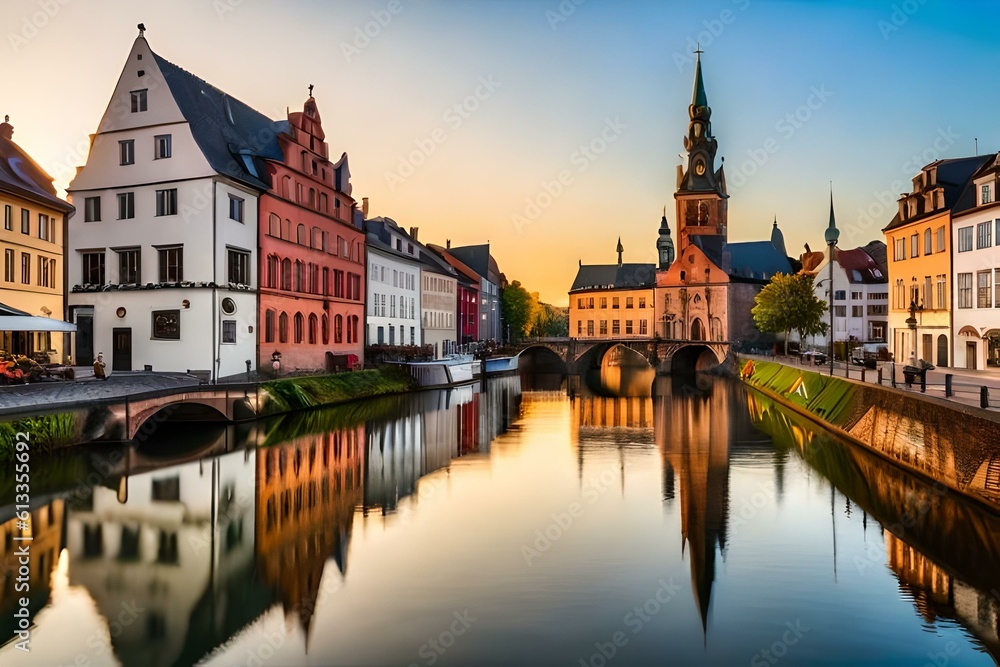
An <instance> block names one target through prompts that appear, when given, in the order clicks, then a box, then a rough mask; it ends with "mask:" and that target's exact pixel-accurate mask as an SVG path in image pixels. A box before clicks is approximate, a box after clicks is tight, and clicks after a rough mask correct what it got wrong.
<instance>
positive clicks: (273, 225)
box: [267, 213, 281, 239]
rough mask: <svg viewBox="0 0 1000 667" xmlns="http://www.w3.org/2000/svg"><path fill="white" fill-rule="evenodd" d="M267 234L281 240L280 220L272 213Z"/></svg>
mask: <svg viewBox="0 0 1000 667" xmlns="http://www.w3.org/2000/svg"><path fill="white" fill-rule="evenodd" d="M267 233H268V235H270V236H274V237H277V238H279V239H280V238H281V218H279V217H278V216H277V215H275V214H274V213H272V214H271V217H270V218H269V222H268V228H267Z"/></svg>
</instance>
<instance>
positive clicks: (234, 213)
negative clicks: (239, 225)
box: [229, 195, 243, 222]
mask: <svg viewBox="0 0 1000 667" xmlns="http://www.w3.org/2000/svg"><path fill="white" fill-rule="evenodd" d="M229 219H230V220H235V221H236V222H243V199H242V198H240V197H234V196H233V195H229Z"/></svg>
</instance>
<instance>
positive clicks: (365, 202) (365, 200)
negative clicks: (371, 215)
mask: <svg viewBox="0 0 1000 667" xmlns="http://www.w3.org/2000/svg"><path fill="white" fill-rule="evenodd" d="M361 215H363V216H365V220H367V219H368V197H362V198H361Z"/></svg>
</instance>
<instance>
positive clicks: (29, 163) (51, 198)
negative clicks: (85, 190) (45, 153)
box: [0, 120, 73, 213]
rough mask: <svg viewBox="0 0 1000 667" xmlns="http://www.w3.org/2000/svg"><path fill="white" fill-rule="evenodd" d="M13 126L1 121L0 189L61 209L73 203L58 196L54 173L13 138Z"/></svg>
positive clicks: (68, 207)
mask: <svg viewBox="0 0 1000 667" xmlns="http://www.w3.org/2000/svg"><path fill="white" fill-rule="evenodd" d="M13 132H14V128H13V127H11V125H10V124H9V123H8V122H7V121H6V120H5V121H4V122H3V123H0V191H3V192H9V193H11V194H14V195H18V196H20V197H25V198H27V199H31V200H33V201H36V202H38V203H40V204H43V205H45V206H51V207H52V208H54V209H57V210H59V211H65V212H67V213H68V212H69V211H72V210H73V207H72V206H71V205H70V204H68V203H66V202H64V201H63V200H62V199H59V197H57V196H56V189H55V187H54V186H53V185H52V177H51V176H49V175H48V174H47V173H46V172H45V170H44V169H42V168H41V167H40V166H39V165H38V163H37V162H35V161H34V160H32V159H31V156H30V155H28V154H27V153H26V152H25V151H24V149H23V148H21V147H20V146H18V145H17V144H16V143H14V140H13V139H12V138H11V137H12V135H13Z"/></svg>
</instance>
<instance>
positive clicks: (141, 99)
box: [129, 88, 146, 113]
mask: <svg viewBox="0 0 1000 667" xmlns="http://www.w3.org/2000/svg"><path fill="white" fill-rule="evenodd" d="M129 95H130V96H131V98H132V113H141V112H143V111H145V110H146V89H145V88H144V89H142V90H133V91H132V92H131V93H129Z"/></svg>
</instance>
